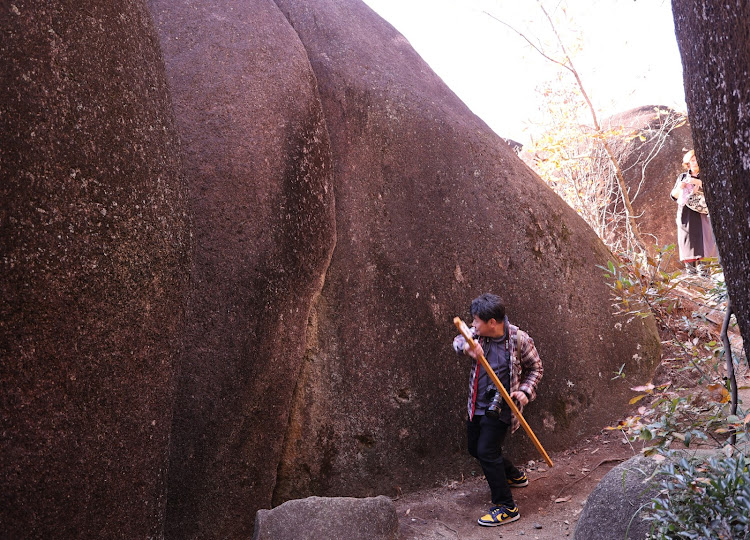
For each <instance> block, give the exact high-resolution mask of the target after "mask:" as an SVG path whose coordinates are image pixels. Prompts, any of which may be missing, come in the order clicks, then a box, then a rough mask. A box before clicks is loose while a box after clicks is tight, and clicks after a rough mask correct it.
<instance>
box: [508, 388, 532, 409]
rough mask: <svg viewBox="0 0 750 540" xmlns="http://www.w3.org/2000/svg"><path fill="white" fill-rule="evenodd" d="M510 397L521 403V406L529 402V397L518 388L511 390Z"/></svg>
mask: <svg viewBox="0 0 750 540" xmlns="http://www.w3.org/2000/svg"><path fill="white" fill-rule="evenodd" d="M510 397H511V398H512V399H515V400H516V401H517V402H518V403H519V404H520V405H521V407H525V406H526V405H528V404H529V398H528V397H527V396H526V394H525V393H523V392H521V391H520V390H516V391H515V392H513V393H512V394H511V395H510Z"/></svg>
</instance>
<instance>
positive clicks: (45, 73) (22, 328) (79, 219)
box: [0, 0, 188, 538]
mask: <svg viewBox="0 0 750 540" xmlns="http://www.w3.org/2000/svg"><path fill="white" fill-rule="evenodd" d="M2 11H3V13H2V15H0V25H1V26H2V33H3V39H2V42H1V43H0V58H2V60H0V65H2V81H3V92H2V96H1V97H0V119H2V120H0V122H2V124H1V125H0V126H1V127H0V132H1V135H0V136H1V138H2V141H3V142H2V145H0V170H2V176H3V181H2V184H1V185H0V224H1V226H2V232H1V233H0V234H1V237H2V242H1V243H0V265H2V270H1V271H0V275H1V276H2V278H1V279H0V288H1V289H0V321H1V322H0V358H2V362H0V396H2V401H1V403H2V405H1V408H2V412H1V414H0V417H1V418H2V420H1V421H0V426H1V427H0V431H1V432H2V437H0V480H1V481H2V486H3V487H2V496H1V497H0V501H1V502H0V523H2V526H1V527H2V536H3V537H5V538H147V537H151V538H159V537H162V535H163V521H164V511H165V504H166V471H167V456H168V442H169V430H170V424H171V416H172V413H171V411H172V401H173V384H174V381H173V371H174V367H175V362H176V359H177V358H178V355H179V351H180V345H181V343H180V340H181V338H180V336H181V334H182V331H183V329H182V325H183V319H184V316H183V313H184V293H185V291H186V284H187V260H188V231H187V219H186V214H185V200H184V191H183V186H182V182H181V178H180V176H179V147H178V144H177V137H176V133H175V130H174V126H173V121H172V111H171V104H170V100H169V96H168V92H167V88H166V81H165V77H164V68H163V64H162V62H161V57H160V53H159V50H158V44H157V42H156V40H155V36H154V33H153V28H152V24H151V19H150V16H149V14H148V12H147V11H146V10H145V7H144V5H143V4H142V2H139V1H128V0H122V1H114V2H113V1H106V2H105V1H100V0H93V1H92V2H87V3H86V8H85V9H71V7H70V4H69V3H68V2H60V1H57V0H50V1H49V2H44V3H29V2H15V3H13V4H5V6H4V8H3V10H2Z"/></svg>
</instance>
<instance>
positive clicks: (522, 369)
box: [453, 323, 544, 431]
mask: <svg viewBox="0 0 750 540" xmlns="http://www.w3.org/2000/svg"><path fill="white" fill-rule="evenodd" d="M507 328H508V332H509V337H510V339H509V344H510V345H509V349H510V390H509V392H508V394H512V393H513V392H516V391H518V390H520V391H522V392H525V393H526V394H527V395H528V396H529V401H532V400H533V399H534V398H536V386H537V385H538V384H539V381H540V380H541V379H542V375H543V374H544V368H543V367H542V360H541V358H539V353H537V351H536V347H534V340H533V339H531V337H530V336H529V335H528V334H527V333H526V332H524V331H523V330H519V329H518V327H517V326H514V325H512V324H510V323H508V325H507ZM471 332H472V337H474V338H476V335H475V334H474V328H471ZM488 341H489V338H485V337H481V336H480V337H479V344H480V345H481V346H482V349H485V348H486V346H487V342H488ZM465 343H466V340H465V339H464V337H463V336H462V335H458V336H456V338H455V339H454V340H453V349H454V350H455V351H456V352H457V353H460V354H464V352H463V351H464V344H465ZM479 369H483V368H481V366H480V364H479V361H478V360H476V359H472V363H471V375H470V376H469V401H468V404H467V408H468V412H469V419H471V418H473V417H474V409H475V408H476V402H477V386H478V383H479V376H478V375H479ZM517 405H518V409H519V410H520V411H521V412H523V406H521V404H520V403H519V404H517ZM519 427H521V423H520V422H519V421H518V418H516V415H514V414H511V428H512V431H515V430H517V429H518V428H519Z"/></svg>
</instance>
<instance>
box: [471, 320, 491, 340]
mask: <svg viewBox="0 0 750 540" xmlns="http://www.w3.org/2000/svg"><path fill="white" fill-rule="evenodd" d="M496 325H497V322H496V321H495V319H490V320H489V321H487V322H484V321H483V320H482V319H480V318H479V316H477V315H474V320H473V321H472V322H471V326H473V327H474V329H475V330H476V331H477V334H478V335H480V336H492V335H493V334H494V331H495V326H496Z"/></svg>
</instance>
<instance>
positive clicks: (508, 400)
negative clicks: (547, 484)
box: [453, 317, 554, 467]
mask: <svg viewBox="0 0 750 540" xmlns="http://www.w3.org/2000/svg"><path fill="white" fill-rule="evenodd" d="M453 324H455V325H456V328H458V331H459V332H461V335H462V336H464V339H465V340H466V343H468V344H469V347H470V348H472V349H473V348H474V347H475V346H476V344H477V342H476V341H474V338H472V337H471V331H470V330H469V327H468V326H466V323H465V322H463V321H462V320H461V318H460V317H455V318H454V319H453ZM479 350H480V351H481V350H482V348H481V347H480V348H479ZM478 360H479V362H481V364H482V367H483V368H484V370H485V371H486V372H487V375H489V376H490V379H492V382H493V383H495V387H496V388H497V391H498V392H500V394H501V395H502V396H503V399H504V400H505V403H507V404H508V406H509V407H510V410H511V411H513V414H515V415H516V418H518V421H519V422H520V423H521V427H523V429H524V431H526V433H527V434H528V435H529V437H530V438H531V442H533V443H534V446H536V449H537V450H539V453H540V454H542V457H543V458H544V461H546V462H547V465H549V466H550V467H554V465H553V464H552V460H551V459H550V457H549V456H548V455H547V452H545V451H544V448H543V447H542V443H540V442H539V439H537V438H536V435H534V432H533V431H531V426H529V424H528V422H526V419H525V418H524V417H523V415H522V414H521V411H519V410H518V407H516V404H515V403H513V400H512V399H511V397H510V395H509V394H508V391H507V390H506V389H505V387H504V386H503V384H502V383H501V382H500V379H498V378H497V375H496V374H495V372H494V371H493V370H492V368H491V367H490V364H489V362H487V359H486V358H485V357H484V354H483V353H482V352H480V353H479V358H478Z"/></svg>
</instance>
